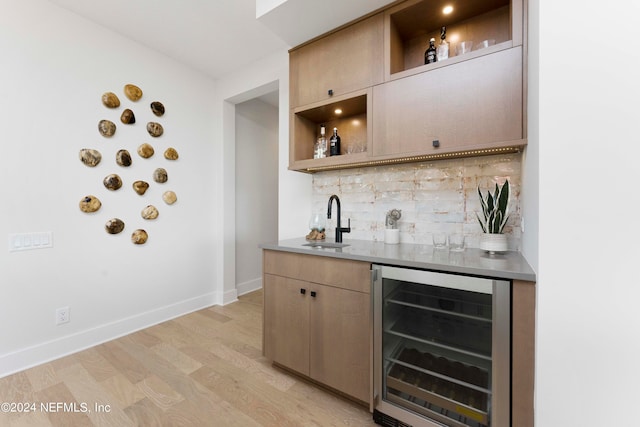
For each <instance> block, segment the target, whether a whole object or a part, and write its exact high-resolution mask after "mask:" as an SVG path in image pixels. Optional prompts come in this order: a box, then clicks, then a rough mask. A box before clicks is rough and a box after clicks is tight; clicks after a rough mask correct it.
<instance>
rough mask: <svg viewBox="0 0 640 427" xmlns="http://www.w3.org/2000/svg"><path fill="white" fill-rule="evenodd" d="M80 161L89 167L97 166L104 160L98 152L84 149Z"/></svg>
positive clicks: (81, 151)
mask: <svg viewBox="0 0 640 427" xmlns="http://www.w3.org/2000/svg"><path fill="white" fill-rule="evenodd" d="M80 160H81V161H82V163H84V164H85V165H87V166H89V167H94V166H97V165H98V163H100V160H102V154H100V152H99V151H98V150H94V149H92V148H83V149H82V150H80Z"/></svg>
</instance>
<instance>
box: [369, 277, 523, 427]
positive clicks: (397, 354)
mask: <svg viewBox="0 0 640 427" xmlns="http://www.w3.org/2000/svg"><path fill="white" fill-rule="evenodd" d="M373 277H374V282H373V285H374V290H373V291H374V297H373V298H374V347H375V351H374V365H375V367H374V369H375V371H374V409H375V411H374V419H375V420H376V422H378V424H382V425H387V426H392V425H403V424H395V422H396V420H398V421H401V422H402V423H405V424H404V425H410V426H414V427H417V426H443V425H444V426H452V427H469V426H470V427H506V426H509V423H510V405H511V402H510V382H511V379H510V372H511V355H510V335H511V297H510V288H511V286H510V285H511V284H510V282H509V281H505V280H493V279H485V278H477V277H470V276H462V275H454V274H445V273H436V272H431V271H423V270H413V269H406V268H397V267H387V266H377V265H376V266H374V273H373Z"/></svg>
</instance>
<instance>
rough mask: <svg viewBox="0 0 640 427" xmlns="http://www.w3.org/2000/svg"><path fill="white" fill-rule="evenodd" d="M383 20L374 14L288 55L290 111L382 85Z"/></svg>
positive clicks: (381, 16) (381, 15)
mask: <svg viewBox="0 0 640 427" xmlns="http://www.w3.org/2000/svg"><path fill="white" fill-rule="evenodd" d="M383 35H384V17H383V14H382V13H378V14H376V15H374V16H371V17H369V18H367V19H364V20H361V21H358V22H356V23H355V24H352V25H349V26H346V27H344V28H342V29H340V30H338V31H336V32H333V33H331V34H329V35H327V36H324V37H322V38H319V39H317V40H315V41H313V42H311V43H308V44H305V45H303V46H301V47H298V48H295V49H292V50H291V51H290V52H289V81H290V88H291V89H290V94H289V96H290V105H289V106H290V108H296V107H299V106H301V105H307V104H312V103H315V102H318V101H325V100H328V99H330V98H332V97H333V96H337V95H343V94H345V93H349V92H352V91H354V90H358V89H363V88H368V87H371V86H373V85H376V84H379V83H382V81H383V76H384V72H383V65H384V62H383V46H384V42H383Z"/></svg>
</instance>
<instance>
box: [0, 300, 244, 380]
mask: <svg viewBox="0 0 640 427" xmlns="http://www.w3.org/2000/svg"><path fill="white" fill-rule="evenodd" d="M234 293H235V291H234ZM216 302H217V301H216V298H215V294H213V293H212V294H207V295H202V296H200V297H196V298H192V299H189V300H185V301H181V302H179V303H176V304H171V305H168V306H165V307H161V308H158V309H154V310H151V311H147V312H145V313H141V314H138V315H135V316H131V317H128V318H125V319H122V320H117V321H115V322H112V323H108V324H105V325H101V326H98V327H96V328H91V329H87V330H84V331H80V332H77V333H75V334H72V335H67V336H65V337H61V338H58V339H55V340H51V341H47V342H44V343H41V344H37V345H34V346H32V347H27V348H24V349H22V350H18V351H15V352H12V353H8V354H3V355H0V378H2V377H5V376H7V375H11V374H13V373H16V372H20V371H23V370H25V369H28V368H31V367H33V366H37V365H40V364H42V363H47V362H50V361H52V360H55V359H58V358H60V357H63V356H67V355H69V354H73V353H77V352H78V351H81V350H85V349H87V348H90V347H93V346H95V345H98V344H102V343H104V342H107V341H111V340H113V339H116V338H119V337H122V336H125V335H128V334H130V333H133V332H135V331H138V330H140V329H144V328H148V327H150V326H153V325H156V324H158V323H162V322H165V321H167V320H170V319H173V318H175V317H178V316H183V315H185V314H188V313H191V312H194V311H196V310H200V309H203V308H206V307H210V306H212V305H215V304H216Z"/></svg>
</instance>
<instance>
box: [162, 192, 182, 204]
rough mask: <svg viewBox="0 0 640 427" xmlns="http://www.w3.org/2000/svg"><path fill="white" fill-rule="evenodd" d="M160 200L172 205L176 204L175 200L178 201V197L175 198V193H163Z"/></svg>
mask: <svg viewBox="0 0 640 427" xmlns="http://www.w3.org/2000/svg"><path fill="white" fill-rule="evenodd" d="M162 200H164V202H165V203H166V204H168V205H172V204H174V203H175V202H176V200H178V196H176V193H174V192H173V191H165V192H164V193H163V194H162Z"/></svg>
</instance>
